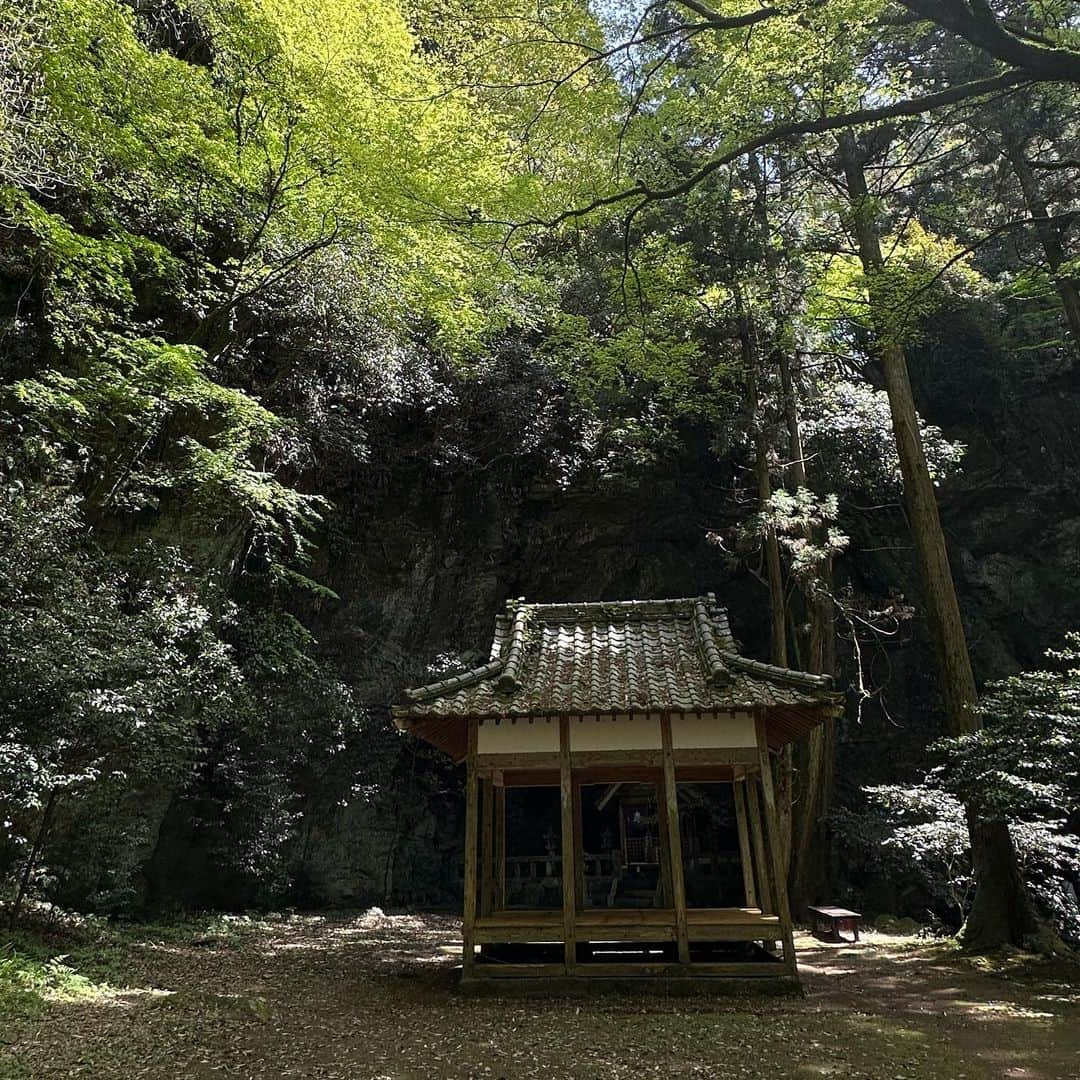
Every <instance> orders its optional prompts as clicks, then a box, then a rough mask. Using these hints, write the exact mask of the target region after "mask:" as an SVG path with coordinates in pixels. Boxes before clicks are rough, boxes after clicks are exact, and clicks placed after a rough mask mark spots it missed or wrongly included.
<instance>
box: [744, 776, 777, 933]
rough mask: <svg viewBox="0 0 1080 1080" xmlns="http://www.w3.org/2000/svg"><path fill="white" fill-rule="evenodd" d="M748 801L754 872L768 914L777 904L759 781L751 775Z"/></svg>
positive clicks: (747, 788) (762, 903) (761, 900)
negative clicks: (773, 888) (766, 849)
mask: <svg viewBox="0 0 1080 1080" xmlns="http://www.w3.org/2000/svg"><path fill="white" fill-rule="evenodd" d="M744 791H745V794H746V797H747V799H746V801H747V804H748V807H749V810H750V814H749V822H748V824H749V826H750V839H751V840H752V841H753V845H754V860H753V862H754V872H755V874H756V875H757V894H758V900H759V901H760V902H761V910H762V911H763V912H764V913H765V914H766V915H775V914H776V905H775V904H774V903H773V891H772V886H771V884H770V881H769V879H770V878H771V877H772V869H771V867H770V865H769V860H768V857H767V856H766V854H765V827H764V825H763V824H762V820H761V803H760V801H759V800H758V792H757V781H756V780H755V779H754V778H753V777H751V778H750V779H749V780H748V781H747V782H746V785H745V787H744Z"/></svg>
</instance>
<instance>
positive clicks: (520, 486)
mask: <svg viewBox="0 0 1080 1080" xmlns="http://www.w3.org/2000/svg"><path fill="white" fill-rule="evenodd" d="M914 374H915V377H916V380H917V381H919V382H920V385H921V386H922V387H923V388H924V391H925V392H924V395H923V400H922V402H921V403H920V404H921V407H922V411H923V413H924V415H926V416H927V417H928V419H930V420H931V421H932V422H935V423H937V424H939V425H940V426H941V427H942V428H943V429H944V430H945V433H946V435H947V436H948V437H949V438H950V439H953V440H958V441H961V442H963V443H965V444H966V445H967V447H968V452H967V455H966V458H965V462H964V467H963V470H962V471H961V473H960V474H959V475H958V476H956V477H955V478H953V479H952V480H951V481H950V482H949V483H948V484H947V485H946V486H945V487H944V488H943V490H942V493H941V498H942V505H943V514H944V521H945V525H946V528H947V530H948V534H949V540H950V545H951V550H952V554H953V559H954V565H955V569H956V573H957V579H958V585H959V588H960V591H961V598H962V603H963V608H964V613H965V617H966V619H967V622H968V626H969V630H970V634H971V642H972V648H973V657H974V661H975V665H976V668H977V675H978V677H979V678H980V679H981V680H985V679H990V678H994V677H998V676H1001V675H1004V674H1007V673H1009V672H1012V671H1016V670H1020V669H1022V668H1024V667H1031V666H1033V665H1037V664H1038V663H1039V661H1040V657H1041V655H1042V653H1043V651H1044V650H1045V649H1046V648H1048V647H1051V646H1053V645H1054V644H1055V643H1056V642H1058V641H1059V640H1060V638H1061V635H1062V633H1063V632H1064V631H1066V630H1068V629H1071V628H1074V627H1078V626H1080V468H1078V462H1080V396H1078V395H1077V394H1076V393H1075V392H1073V391H1066V390H1059V389H1055V388H1054V387H1052V386H1049V385H1046V384H1038V385H1035V386H1033V387H1028V388H1024V387H1020V388H1019V389H1016V388H1013V389H1010V391H1009V392H1008V393H1005V392H1003V391H1001V390H1000V388H998V389H997V390H996V391H995V392H994V393H987V394H986V395H983V396H981V397H979V398H978V399H972V398H971V397H970V395H969V396H967V397H964V396H961V395H959V394H958V393H957V392H956V388H955V387H951V386H949V385H948V384H947V382H946V381H945V380H943V379H941V378H935V377H934V376H933V373H932V372H931V371H930V369H929V368H928V367H926V368H924V369H922V370H920V369H918V368H917V369H916V371H915V373H914ZM471 422H472V423H473V424H474V425H479V428H482V427H483V424H484V423H485V422H486V421H485V420H484V419H483V418H480V419H479V420H478V419H477V418H476V417H475V416H474V417H473V418H472V420H471ZM491 422H492V423H495V424H499V423H503V424H505V423H507V422H508V421H507V420H506V419H505V418H503V419H502V420H498V419H496V420H492V421H491ZM424 423H425V422H424V421H423V419H422V418H420V417H417V418H416V422H415V424H413V423H411V422H410V421H409V420H408V418H406V420H405V421H404V422H402V423H401V425H400V426H399V427H398V429H397V430H396V432H390V433H384V434H383V441H384V451H383V452H384V454H385V455H386V457H387V459H388V460H390V459H394V460H396V461H397V463H398V464H397V465H396V466H395V467H394V468H388V469H385V470H383V472H382V473H381V474H380V477H381V479H380V480H379V482H378V483H374V484H371V483H369V482H368V481H367V480H364V481H363V482H359V481H355V480H354V481H349V480H348V479H344V480H342V481H341V484H340V490H338V491H337V493H336V494H334V493H331V494H332V497H333V498H334V499H335V502H336V505H337V508H338V509H337V512H336V514H335V515H334V517H333V519H332V520H331V522H330V527H329V529H328V532H327V535H326V536H325V537H324V538H323V539H322V542H321V544H320V548H319V551H318V554H317V556H316V561H315V563H314V565H313V567H312V570H311V573H312V576H313V577H316V578H317V579H318V580H320V581H323V582H325V583H326V584H327V585H329V586H330V587H331V588H332V589H333V590H334V591H335V592H336V593H338V595H339V596H340V597H341V600H340V602H329V603H324V604H323V605H321V606H320V607H318V608H314V607H313V608H311V609H310V610H308V611H306V612H305V613H304V618H305V621H306V622H307V623H308V625H310V626H311V627H312V628H313V630H314V632H315V635H316V637H317V639H318V641H319V643H320V649H321V651H322V653H323V654H324V655H325V656H326V657H327V658H328V659H330V660H331V661H332V662H333V664H334V665H335V666H336V667H337V669H338V670H339V671H340V672H341V673H342V675H343V676H344V678H345V679H346V680H347V682H348V683H349V684H350V685H351V686H352V687H353V688H354V689H355V691H356V692H357V695H358V698H359V700H360V701H361V702H362V703H363V704H364V706H365V707H366V709H367V710H368V719H367V721H366V724H365V727H364V730H363V735H362V737H361V739H360V742H359V744H358V745H357V746H355V747H353V753H352V754H351V755H346V759H345V761H344V763H343V766H342V768H341V769H340V770H339V772H338V773H337V774H335V775H332V776H330V777H329V778H327V777H323V778H322V779H321V781H320V784H319V785H318V787H317V788H316V789H313V790H309V791H307V792H305V795H304V800H305V801H304V805H303V812H302V815H301V821H300V823H299V825H298V828H297V836H296V840H295V843H294V845H293V848H294V850H293V859H292V863H293V865H292V874H293V878H294V881H295V885H294V888H293V894H294V895H295V897H296V898H297V900H298V901H299V902H304V903H311V904H320V905H322V904H329V905H355V904H365V903H369V902H374V903H405V904H452V903H454V902H456V899H457V889H458V887H459V886H458V882H459V862H460V843H461V835H462V831H463V830H462V822H461V787H460V776H459V774H458V772H457V771H456V770H454V769H453V768H452V767H450V766H449V765H448V763H446V762H445V761H444V760H443V759H441V758H440V756H439V755H438V754H436V753H435V752H433V751H431V750H430V749H429V748H426V747H422V746H416V745H413V744H411V743H410V742H409V741H408V740H406V739H404V738H402V737H400V736H398V735H397V734H396V733H394V732H393V731H392V729H391V727H390V724H389V706H390V704H391V702H392V701H393V700H394V698H395V697H396V696H397V694H398V693H399V692H400V690H401V689H402V688H403V687H405V686H408V685H415V684H417V683H421V682H424V681H426V680H427V679H428V678H429V677H430V674H431V672H432V671H433V670H446V669H448V668H449V667H453V666H457V665H459V664H461V665H467V664H471V663H475V662H477V661H478V660H481V659H482V658H483V656H484V655H485V654H486V651H487V649H488V647H489V645H490V637H491V632H492V624H493V618H494V615H495V614H496V612H497V611H498V610H499V609H500V608H501V606H502V605H503V603H504V602H505V601H506V599H507V598H509V597H515V596H525V597H527V598H529V599H534V600H544V601H560V600H571V599H627V598H634V597H662V596H675V595H687V594H695V593H699V592H703V591H709V590H712V591H715V592H716V593H717V594H718V595H719V596H720V597H722V599H723V602H725V603H726V604H727V605H728V607H729V609H730V612H731V617H732V623H733V627H734V629H735V632H736V634H737V635H738V636H739V637H740V639H741V640H742V641H743V643H744V647H745V648H746V650H747V652H749V653H750V654H752V655H758V656H764V655H765V653H766V648H767V645H766V642H767V625H766V617H765V610H764V600H765V594H764V588H763V586H762V585H761V583H760V582H759V581H757V580H755V579H754V577H753V576H752V575H751V574H749V573H748V572H747V571H746V570H745V569H739V568H737V567H736V566H734V564H733V563H732V562H731V560H730V558H729V557H728V555H727V554H726V553H725V551H724V549H723V548H722V547H720V546H717V545H715V544H712V543H709V542H708V541H707V539H706V535H705V534H706V532H707V531H708V530H718V531H720V532H723V531H724V530H725V529H726V528H727V527H729V526H730V525H732V524H733V523H734V522H735V521H736V520H737V519H738V518H739V517H740V516H743V515H744V514H745V508H741V507H735V506H733V505H731V504H730V501H729V499H730V496H729V495H728V494H727V493H728V492H730V490H731V482H730V475H731V474H730V469H731V466H730V463H726V462H724V461H719V460H717V459H716V458H715V457H713V456H712V455H711V454H710V453H709V451H708V449H707V445H706V441H705V439H704V438H703V437H701V436H700V435H698V436H696V437H695V436H694V435H693V433H691V435H690V436H688V437H687V438H686V439H685V440H684V442H683V444H682V447H681V449H680V450H679V451H677V452H673V453H671V454H669V455H668V456H666V457H665V458H663V459H662V460H660V461H658V462H656V463H654V464H653V465H650V466H648V467H647V468H641V469H639V470H638V471H637V472H635V473H634V474H633V475H624V476H621V477H608V478H606V479H594V480H593V481H590V482H589V483H587V484H571V485H568V486H566V487H562V486H559V485H558V484H555V483H553V482H552V479H551V478H552V474H553V471H554V470H553V469H552V468H551V463H550V462H549V461H547V460H545V457H544V452H543V451H541V452H539V453H537V452H528V453H525V452H516V451H513V450H511V451H509V452H508V453H507V454H506V455H505V456H504V457H503V458H500V457H499V456H498V455H496V456H495V457H494V458H491V459H489V462H488V464H483V463H480V464H477V462H476V461H475V460H474V461H472V462H471V463H468V462H466V463H465V464H463V465H462V466H461V467H459V468H451V469H444V470H441V471H439V470H433V469H430V468H428V467H426V466H419V465H409V462H411V461H425V462H426V461H429V460H430V459H431V458H432V457H433V456H434V455H433V439H434V436H430V434H429V435H424V433H423V432H424V430H425V429H424ZM463 426H466V427H467V425H463ZM472 430H473V434H472V435H469V434H468V432H466V434H465V435H463V436H462V438H463V439H464V440H465V442H466V443H467V442H468V439H469V438H473V439H478V438H480V436H478V435H476V430H477V429H475V428H474V429H472ZM503 438H504V439H506V440H508V441H510V442H512V439H510V436H509V435H505V434H504V436H503ZM424 439H427V440H428V441H427V442H422V441H421V442H418V440H424ZM484 439H485V440H486V439H487V435H486V434H485V435H484ZM885 528H886V531H889V530H891V531H892V533H893V536H892V538H891V539H889V538H886V539H884V540H882V539H881V537H880V536H875V537H872V538H868V539H867V541H866V542H865V543H863V542H860V541H859V540H858V538H856V542H855V543H854V544H853V547H852V550H851V551H850V553H849V554H847V555H845V556H844V558H843V559H841V560H840V562H839V565H838V574H839V575H840V577H841V579H842V580H844V581H847V582H850V583H851V584H853V585H854V586H855V587H856V588H857V589H858V590H859V591H860V592H862V593H863V594H865V595H867V596H870V597H874V596H879V597H882V598H884V597H888V596H894V595H896V594H897V593H903V594H906V595H907V596H908V597H909V598H910V599H911V600H912V601H913V602H914V603H915V604H916V606H917V603H918V599H917V588H916V587H915V585H914V579H913V574H912V570H911V567H910V565H909V564H908V562H907V553H906V552H905V551H904V547H905V544H906V539H905V537H904V534H903V531H902V529H903V525H902V522H901V521H899V520H894V521H893V522H892V523H891V524H889V523H888V522H886V525H885ZM881 548H888V549H890V550H888V551H887V552H886V553H885V554H882V552H881V551H880V550H879V549H881ZM840 659H841V664H842V665H843V669H844V670H843V674H842V680H843V679H846V680H847V681H849V682H853V679H852V675H853V662H852V657H851V654H850V650H849V649H845V647H844V646H843V645H841V649H840ZM864 663H865V666H866V669H867V678H868V680H870V682H871V683H873V684H875V685H877V686H879V687H880V688H881V693H880V694H879V695H878V696H876V697H874V698H872V699H870V700H868V701H867V702H866V703H865V704H864V706H863V707H862V708H861V709H859V710H856V707H855V706H856V704H857V702H856V700H855V696H854V695H852V699H851V700H852V707H851V709H850V710H849V716H848V718H847V719H846V720H845V721H843V722H842V723H841V725H840V734H839V739H840V745H839V761H838V770H837V775H838V786H837V798H838V800H839V801H840V802H841V803H842V804H843V803H847V804H849V805H853V806H857V805H859V802H860V796H859V788H860V787H861V786H862V785H863V784H867V783H882V782H889V781H891V780H895V779H901V778H904V777H906V776H911V775H912V774H913V773H914V771H915V770H916V769H917V768H918V766H919V764H920V761H921V759H922V750H923V747H925V745H926V743H927V742H928V741H930V740H931V739H933V738H934V737H935V736H936V735H937V734H939V722H940V721H939V716H938V713H937V702H936V697H935V692H934V681H933V677H932V666H931V660H930V657H929V655H928V652H927V650H926V647H925V644H924V641H923V637H922V634H921V629H920V624H919V619H918V616H917V615H916V617H915V618H914V619H913V620H911V621H910V622H908V623H906V624H904V626H903V627H902V629H901V633H900V634H899V635H897V637H896V638H895V639H894V640H892V641H888V642H884V643H883V644H882V645H881V646H880V647H875V648H874V649H873V650H871V651H870V652H869V653H868V654H867V655H865V656H864ZM198 847H199V842H198V841H196V840H193V838H192V837H191V836H190V835H187V834H185V833H184V832H183V830H181V831H180V833H178V834H177V835H175V836H172V835H170V833H169V830H167V829H166V830H163V837H162V840H161V842H160V843H159V852H158V856H157V860H156V862H157V863H158V864H159V865H162V864H165V865H168V867H169V868H170V870H169V872H168V874H167V875H166V877H167V882H165V883H164V884H163V891H165V892H167V893H175V894H177V895H178V896H179V897H180V898H181V899H183V900H186V901H187V902H189V903H200V902H201V903H207V902H213V903H224V904H229V903H233V904H235V903H236V902H238V899H242V894H243V889H242V886H240V885H236V884H235V883H230V882H228V881H215V878H214V875H213V873H212V872H211V871H210V868H209V866H208V864H207V862H206V860H205V859H204V858H202V857H200V856H199V855H198V854H197V850H198ZM196 867H198V869H199V873H197V874H189V873H187V872H186V871H187V869H195V868H196ZM847 869H848V868H845V867H843V866H834V867H833V871H834V874H835V875H836V876H838V877H840V878H844V877H845V876H846V873H847ZM855 869H857V868H855ZM195 880H197V881H198V882H199V885H198V887H197V888H191V887H190V883H191V882H192V881H195ZM185 883H188V884H185ZM880 899H881V904H882V906H890V904H893V905H894V906H898V905H896V904H895V901H896V898H895V897H888V896H886V897H882V898H880Z"/></svg>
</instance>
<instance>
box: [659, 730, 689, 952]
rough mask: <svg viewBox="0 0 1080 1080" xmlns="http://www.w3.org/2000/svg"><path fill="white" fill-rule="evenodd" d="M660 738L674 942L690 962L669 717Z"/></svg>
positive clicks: (662, 794)
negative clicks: (661, 742)
mask: <svg viewBox="0 0 1080 1080" xmlns="http://www.w3.org/2000/svg"><path fill="white" fill-rule="evenodd" d="M660 737H661V739H662V741H663V746H664V769H663V773H662V775H661V785H662V788H661V793H660V797H661V798H662V799H663V800H664V803H665V807H666V809H667V840H668V845H669V848H670V854H669V860H670V863H671V891H672V901H673V904H672V906H673V907H674V908H675V940H676V942H677V943H678V947H679V963H680V964H689V963H690V937H689V934H688V933H687V928H686V882H685V880H684V879H683V861H682V837H681V836H680V834H679V794H678V789H677V788H676V786H675V761H674V758H673V756H672V752H671V716H670V715H669V714H668V713H664V714H663V716H662V717H661V718H660Z"/></svg>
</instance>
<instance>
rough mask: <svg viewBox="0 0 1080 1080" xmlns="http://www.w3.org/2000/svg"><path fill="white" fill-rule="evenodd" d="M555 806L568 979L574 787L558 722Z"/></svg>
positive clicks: (566, 736)
mask: <svg viewBox="0 0 1080 1080" xmlns="http://www.w3.org/2000/svg"><path fill="white" fill-rule="evenodd" d="M559 804H560V808H561V810H562V889H563V964H564V966H565V969H566V973H567V974H568V975H570V974H573V971H574V968H575V966H576V964H577V940H576V936H575V923H576V914H577V911H576V908H577V903H576V901H575V899H574V894H575V892H576V891H577V890H576V888H575V885H576V884H577V874H576V872H575V869H574V864H575V861H576V859H575V851H574V784H573V776H572V774H571V772H570V720H569V717H566V716H562V717H560V718H559Z"/></svg>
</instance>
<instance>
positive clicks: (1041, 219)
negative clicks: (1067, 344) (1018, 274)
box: [1005, 136, 1080, 366]
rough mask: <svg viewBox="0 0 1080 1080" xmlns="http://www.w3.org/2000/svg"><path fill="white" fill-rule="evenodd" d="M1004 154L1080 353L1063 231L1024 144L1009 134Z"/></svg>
mask: <svg viewBox="0 0 1080 1080" xmlns="http://www.w3.org/2000/svg"><path fill="white" fill-rule="evenodd" d="M1005 154H1006V156H1007V157H1008V159H1009V164H1010V165H1011V166H1012V170H1013V174H1014V175H1015V176H1016V179H1017V181H1018V182H1019V184H1020V190H1021V192H1023V196H1024V205H1025V206H1026V207H1027V209H1028V213H1029V214H1030V215H1031V217H1032V220H1033V221H1034V223H1035V232H1036V234H1037V235H1038V237H1039V243H1040V244H1041V245H1042V249H1043V254H1044V255H1045V256H1046V263H1047V265H1048V266H1049V267H1050V276H1051V277H1052V278H1053V279H1054V287H1055V288H1056V289H1057V292H1058V296H1059V297H1060V298H1061V306H1062V309H1063V310H1064V313H1065V322H1066V324H1067V325H1068V327H1069V333H1070V334H1071V335H1072V339H1073V350H1074V351H1075V352H1076V353H1077V354H1080V285H1078V283H1077V280H1076V278H1075V277H1073V276H1072V275H1071V274H1069V273H1067V272H1062V269H1061V268H1062V266H1064V265H1065V263H1066V262H1067V261H1068V259H1067V256H1066V254H1065V248H1064V246H1063V245H1062V243H1061V234H1060V233H1059V231H1058V228H1057V226H1056V225H1054V223H1053V222H1052V220H1051V218H1050V210H1049V208H1048V207H1047V205H1046V202H1045V200H1044V199H1043V197H1042V192H1041V191H1040V190H1039V183H1038V181H1037V180H1036V179H1035V176H1034V174H1033V173H1032V171H1031V167H1030V166H1029V165H1028V163H1027V162H1026V161H1025V160H1024V147H1023V146H1021V145H1019V144H1017V142H1016V141H1015V140H1011V139H1009V138H1008V136H1006V142H1005ZM1074 366H1075V365H1074Z"/></svg>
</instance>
